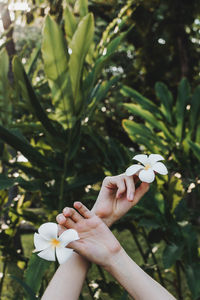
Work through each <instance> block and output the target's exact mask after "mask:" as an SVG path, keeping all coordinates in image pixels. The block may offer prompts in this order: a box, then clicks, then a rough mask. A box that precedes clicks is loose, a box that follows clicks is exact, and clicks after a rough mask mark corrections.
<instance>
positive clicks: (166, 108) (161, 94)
mask: <svg viewBox="0 0 200 300" xmlns="http://www.w3.org/2000/svg"><path fill="white" fill-rule="evenodd" d="M155 90H156V96H157V97H158V99H159V100H161V102H162V105H161V110H162V113H163V115H164V116H165V117H166V119H167V121H168V122H169V123H171V124H172V105H173V96H172V93H171V92H170V91H169V89H168V88H167V86H166V85H165V84H164V83H162V82H156V85H155Z"/></svg>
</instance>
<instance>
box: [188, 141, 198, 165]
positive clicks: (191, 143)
mask: <svg viewBox="0 0 200 300" xmlns="http://www.w3.org/2000/svg"><path fill="white" fill-rule="evenodd" d="M188 143H189V145H190V147H191V149H192V152H193V153H194V155H195V156H196V158H197V159H198V160H199V161H200V145H199V144H197V143H193V142H192V141H188Z"/></svg>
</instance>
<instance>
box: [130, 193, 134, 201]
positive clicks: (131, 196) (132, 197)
mask: <svg viewBox="0 0 200 300" xmlns="http://www.w3.org/2000/svg"><path fill="white" fill-rule="evenodd" d="M129 199H130V200H133V199H134V193H133V192H130V194H129Z"/></svg>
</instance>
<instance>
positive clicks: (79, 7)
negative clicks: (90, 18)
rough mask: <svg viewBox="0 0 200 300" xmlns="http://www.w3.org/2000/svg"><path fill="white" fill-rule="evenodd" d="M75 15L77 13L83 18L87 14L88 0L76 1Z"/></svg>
mask: <svg viewBox="0 0 200 300" xmlns="http://www.w3.org/2000/svg"><path fill="white" fill-rule="evenodd" d="M74 10H75V13H79V14H80V17H81V18H83V17H84V16H86V15H87V14H88V0H76V3H75V7H74Z"/></svg>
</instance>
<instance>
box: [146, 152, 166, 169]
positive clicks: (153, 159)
mask: <svg viewBox="0 0 200 300" xmlns="http://www.w3.org/2000/svg"><path fill="white" fill-rule="evenodd" d="M159 160H164V157H162V155H160V154H150V155H149V161H150V164H151V165H152V166H153V165H154V164H155V163H156V162H157V161H159Z"/></svg>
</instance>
